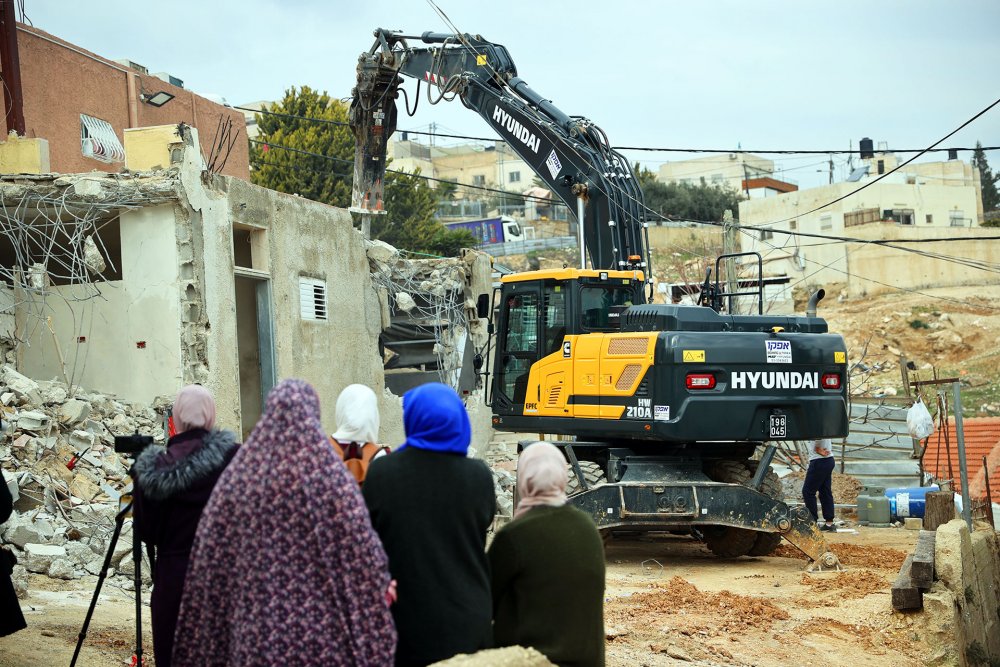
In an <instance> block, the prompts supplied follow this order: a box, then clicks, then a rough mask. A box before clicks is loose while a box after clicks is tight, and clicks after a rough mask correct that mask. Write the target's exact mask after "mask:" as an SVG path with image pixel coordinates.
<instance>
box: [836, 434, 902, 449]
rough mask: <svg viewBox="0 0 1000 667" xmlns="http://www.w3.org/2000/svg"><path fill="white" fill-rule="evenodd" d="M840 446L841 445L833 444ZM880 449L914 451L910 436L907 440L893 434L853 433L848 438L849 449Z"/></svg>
mask: <svg viewBox="0 0 1000 667" xmlns="http://www.w3.org/2000/svg"><path fill="white" fill-rule="evenodd" d="M833 444H834V445H838V444H839V443H836V442H835V443H833ZM868 445H871V446H872V447H880V448H882V449H899V450H909V451H913V441H912V440H911V439H910V436H909V435H907V436H906V437H905V438H904V437H902V436H899V435H894V434H892V433H851V435H849V436H848V437H847V446H848V447H866V446H868Z"/></svg>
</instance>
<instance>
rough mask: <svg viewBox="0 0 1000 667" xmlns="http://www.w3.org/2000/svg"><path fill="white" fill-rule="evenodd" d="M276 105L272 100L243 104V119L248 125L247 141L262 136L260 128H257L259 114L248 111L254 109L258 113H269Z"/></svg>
mask: <svg viewBox="0 0 1000 667" xmlns="http://www.w3.org/2000/svg"><path fill="white" fill-rule="evenodd" d="M273 105H274V102H272V101H271V100H259V101H257V102H247V103H246V104H241V105H240V106H241V107H242V109H241V111H242V112H243V118H244V120H245V121H246V124H247V139H256V138H257V137H259V136H260V128H259V127H257V114H256V113H254V112H253V111H247V109H254V110H256V111H260V110H262V109H263V110H264V111H267V110H268V109H270V108H271V107H272V106H273Z"/></svg>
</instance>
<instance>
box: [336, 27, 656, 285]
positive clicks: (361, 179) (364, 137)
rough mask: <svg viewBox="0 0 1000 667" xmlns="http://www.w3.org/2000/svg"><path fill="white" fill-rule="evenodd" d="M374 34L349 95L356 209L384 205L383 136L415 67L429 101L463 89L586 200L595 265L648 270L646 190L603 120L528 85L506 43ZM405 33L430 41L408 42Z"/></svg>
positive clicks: (496, 125)
mask: <svg viewBox="0 0 1000 667" xmlns="http://www.w3.org/2000/svg"><path fill="white" fill-rule="evenodd" d="M375 37H376V40H375V44H374V45H373V46H372V48H371V49H370V50H369V51H367V52H365V53H363V54H361V57H360V58H359V61H358V69H357V73H358V76H357V86H356V87H355V89H354V91H353V100H352V103H351V113H350V120H351V127H352V129H353V131H354V134H355V139H356V146H357V150H356V153H355V169H354V192H353V200H352V204H353V206H352V208H353V209H354V210H356V211H360V212H362V213H364V212H379V211H381V210H382V209H383V203H382V184H383V180H384V177H385V156H386V146H387V143H388V140H389V137H390V136H391V135H392V133H393V132H394V131H395V129H396V117H397V110H396V101H397V98H398V94H399V85H400V83H401V82H402V77H403V76H407V77H412V78H416V79H418V80H419V81H423V82H425V83H426V84H427V96H428V99H429V100H430V101H432V103H436V102H437V101H440V100H441V99H451V98H454V97H457V98H459V99H460V100H461V102H462V104H463V105H464V106H465V107H467V108H468V109H471V110H472V111H475V112H476V113H478V114H479V115H480V116H481V117H482V118H483V119H484V120H485V121H486V122H487V123H489V124H490V126H491V127H492V128H493V129H494V130H495V131H496V132H497V133H498V134H499V135H500V136H501V137H503V138H504V140H506V141H507V143H508V144H509V145H510V147H511V149H512V150H514V152H516V153H517V154H518V155H519V156H520V157H521V158H522V159H523V160H524V161H525V163H527V164H528V166H529V167H531V169H532V170H533V171H534V172H535V173H536V174H537V175H538V177H539V178H540V179H541V180H542V181H543V182H545V183H546V185H547V186H548V188H549V189H550V190H551V191H552V192H553V194H554V195H555V196H556V197H558V198H559V199H560V200H561V201H563V202H564V203H565V204H566V205H567V206H568V207H569V208H570V210H571V211H573V212H574V213H576V212H577V211H578V210H579V204H580V202H581V201H582V203H583V207H582V208H583V217H584V245H585V247H586V250H587V254H588V255H589V257H590V261H591V266H592V268H595V269H613V270H618V269H625V268H643V269H645V274H646V275H647V276H648V275H649V269H648V266H649V254H648V247H649V244H648V239H647V238H646V225H645V222H644V221H645V211H646V208H645V204H644V202H643V196H642V190H641V189H640V187H639V183H638V180H637V179H636V178H635V174H634V173H633V171H632V168H631V166H630V165H629V163H628V160H626V159H625V158H624V156H622V155H621V154H619V153H618V152H617V151H615V150H614V149H612V148H611V147H610V145H609V144H608V142H607V138H606V137H605V135H604V133H603V132H602V131H601V130H600V128H598V127H597V126H596V125H594V124H593V123H591V122H590V121H588V120H587V119H585V118H580V117H571V116H569V115H567V114H565V113H564V112H562V111H561V110H560V109H559V108H558V107H556V106H555V105H554V104H552V102H551V101H549V100H547V99H545V98H544V97H542V96H541V95H539V94H538V93H537V92H535V91H534V90H532V89H531V87H530V86H529V85H528V84H527V82H525V81H524V80H523V79H521V78H520V77H518V76H517V69H516V67H515V65H514V62H513V60H512V59H511V57H510V55H509V53H508V52H507V49H506V48H504V47H503V46H502V45H500V44H494V43H492V42H489V41H486V40H484V39H483V38H482V37H480V36H473V35H468V34H463V35H453V34H443V33H430V32H426V33H423V34H422V35H420V36H419V37H414V36H404V35H400V34H398V33H394V32H390V31H386V30H382V29H379V30H376V31H375ZM409 40H420V42H422V43H423V44H426V45H428V46H421V47H411V46H410V45H409ZM418 95H419V84H418Z"/></svg>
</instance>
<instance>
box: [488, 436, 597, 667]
mask: <svg viewBox="0 0 1000 667" xmlns="http://www.w3.org/2000/svg"><path fill="white" fill-rule="evenodd" d="M566 481H567V474H566V459H565V458H564V457H563V455H562V453H561V452H560V451H559V450H558V449H556V447H554V446H553V445H551V444H549V443H547V442H537V443H534V444H532V445H529V446H528V447H527V448H526V449H525V450H524V452H523V453H522V454H521V457H520V459H519V460H518V463H517V491H518V495H519V497H520V500H519V502H518V504H517V510H516V511H515V513H514V520H513V521H512V522H510V523H509V524H507V525H506V526H504V527H503V528H502V529H501V530H500V531H499V532H498V533H497V534H496V537H494V539H493V543H492V544H491V545H490V548H489V559H490V567H491V576H492V591H493V636H494V640H495V642H496V645H497V646H512V645H519V646H530V647H532V648H534V649H536V650H538V651H540V652H541V653H543V654H545V656H546V657H547V658H548V659H549V660H551V661H552V662H554V663H556V664H557V665H581V666H582V665H587V666H592V665H597V666H601V665H604V546H603V544H602V542H601V537H600V534H599V533H598V532H597V527H596V526H595V525H594V522H593V520H592V519H591V518H590V516H588V515H587V514H586V513H584V512H582V511H580V510H578V509H576V508H575V507H572V506H569V505H566V492H565V489H566Z"/></svg>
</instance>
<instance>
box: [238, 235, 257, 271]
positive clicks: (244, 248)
mask: <svg viewBox="0 0 1000 667" xmlns="http://www.w3.org/2000/svg"><path fill="white" fill-rule="evenodd" d="M251 234H253V232H251V231H250V230H249V229H234V230H233V263H234V264H235V265H236V266H242V267H243V268H244V269H252V268H254V265H253V249H252V248H251V246H250V236H251Z"/></svg>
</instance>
